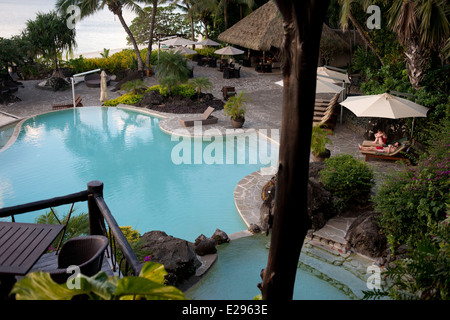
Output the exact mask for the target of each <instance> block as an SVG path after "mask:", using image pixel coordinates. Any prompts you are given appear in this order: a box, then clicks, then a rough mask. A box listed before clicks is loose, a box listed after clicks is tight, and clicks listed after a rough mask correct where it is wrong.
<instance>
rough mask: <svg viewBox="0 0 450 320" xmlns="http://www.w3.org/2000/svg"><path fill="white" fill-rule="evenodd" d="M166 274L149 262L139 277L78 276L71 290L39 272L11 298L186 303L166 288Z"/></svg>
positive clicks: (27, 278)
mask: <svg viewBox="0 0 450 320" xmlns="http://www.w3.org/2000/svg"><path fill="white" fill-rule="evenodd" d="M166 274H167V271H166V270H165V269H164V266H163V265H161V264H159V263H155V262H147V263H146V264H144V266H143V267H142V270H141V272H140V274H139V276H138V277H123V278H120V279H119V278H118V277H109V278H108V276H107V275H106V273H104V272H99V273H97V274H96V275H95V276H93V277H86V276H84V275H78V276H77V278H75V279H72V280H71V281H72V284H73V286H74V288H73V289H69V288H68V286H67V284H65V283H64V284H57V283H56V282H54V281H53V280H52V278H51V277H50V274H48V273H45V272H41V271H38V272H33V273H30V274H28V275H27V276H25V277H24V278H23V279H21V280H19V281H18V282H16V283H15V285H14V287H13V289H12V291H11V294H15V298H16V300H71V299H73V298H85V299H89V300H184V299H185V297H184V294H183V293H182V292H181V291H180V290H179V289H177V288H175V287H172V286H166V285H164V277H165V275H166ZM73 282H75V284H74V283H73ZM77 282H78V284H77Z"/></svg>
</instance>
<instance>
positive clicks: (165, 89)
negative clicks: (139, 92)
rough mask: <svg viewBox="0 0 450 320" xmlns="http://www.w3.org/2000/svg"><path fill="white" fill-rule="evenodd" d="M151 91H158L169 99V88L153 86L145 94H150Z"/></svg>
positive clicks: (158, 85)
mask: <svg viewBox="0 0 450 320" xmlns="http://www.w3.org/2000/svg"><path fill="white" fill-rule="evenodd" d="M150 91H158V92H159V94H160V95H162V96H164V97H167V96H168V95H169V90H168V89H167V87H164V86H162V85H160V84H157V85H154V86H151V87H150V88H148V89H147V90H145V93H147V92H150Z"/></svg>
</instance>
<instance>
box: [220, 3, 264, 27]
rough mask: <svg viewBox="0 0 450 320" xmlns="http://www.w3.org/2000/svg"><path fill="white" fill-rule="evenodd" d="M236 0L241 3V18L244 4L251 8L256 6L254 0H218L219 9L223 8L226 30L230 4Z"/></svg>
mask: <svg viewBox="0 0 450 320" xmlns="http://www.w3.org/2000/svg"><path fill="white" fill-rule="evenodd" d="M232 2H236V3H239V4H240V5H241V18H242V5H244V4H245V5H247V6H248V7H249V8H250V9H251V8H253V7H254V6H255V1H254V0H235V1H233V0H218V4H217V6H218V9H222V10H223V22H224V24H225V30H226V29H228V6H229V5H230V4H231V3H232Z"/></svg>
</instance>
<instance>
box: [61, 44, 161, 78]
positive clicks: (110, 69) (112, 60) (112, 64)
mask: <svg viewBox="0 0 450 320" xmlns="http://www.w3.org/2000/svg"><path fill="white" fill-rule="evenodd" d="M157 54H158V53H157V52H156V51H152V53H151V60H150V63H151V64H156V61H157ZM140 55H141V58H142V59H145V56H146V55H147V49H142V50H141V51H140ZM67 66H68V67H69V68H71V69H72V70H73V72H74V73H82V72H86V71H90V70H95V69H103V70H105V72H106V73H108V74H118V73H119V72H120V71H123V70H136V69H137V60H136V53H135V52H134V50H130V49H124V50H122V51H120V52H116V53H114V54H112V55H110V56H108V57H107V58H105V57H103V58H84V57H83V56H80V57H78V58H75V59H70V60H69V61H68V62H67Z"/></svg>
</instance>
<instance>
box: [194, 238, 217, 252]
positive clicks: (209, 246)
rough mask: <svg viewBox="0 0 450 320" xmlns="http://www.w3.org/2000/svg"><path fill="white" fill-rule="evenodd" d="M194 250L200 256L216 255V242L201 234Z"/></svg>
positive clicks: (196, 240)
mask: <svg viewBox="0 0 450 320" xmlns="http://www.w3.org/2000/svg"><path fill="white" fill-rule="evenodd" d="M194 250H195V253H197V254H198V255H199V256H204V255H207V254H213V253H216V252H217V249H216V241H215V240H214V239H212V238H207V237H206V236H204V235H203V234H201V235H199V236H198V237H197V239H195V244H194Z"/></svg>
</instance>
